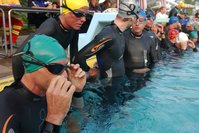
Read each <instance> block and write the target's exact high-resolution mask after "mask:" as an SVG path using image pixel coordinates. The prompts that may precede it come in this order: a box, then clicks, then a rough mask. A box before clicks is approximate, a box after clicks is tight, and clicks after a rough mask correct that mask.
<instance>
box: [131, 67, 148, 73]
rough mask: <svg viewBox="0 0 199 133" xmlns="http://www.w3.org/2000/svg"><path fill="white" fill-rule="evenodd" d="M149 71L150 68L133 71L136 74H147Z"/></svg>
mask: <svg viewBox="0 0 199 133" xmlns="http://www.w3.org/2000/svg"><path fill="white" fill-rule="evenodd" d="M148 71H150V69H149V68H139V69H133V72H135V73H146V72H148Z"/></svg>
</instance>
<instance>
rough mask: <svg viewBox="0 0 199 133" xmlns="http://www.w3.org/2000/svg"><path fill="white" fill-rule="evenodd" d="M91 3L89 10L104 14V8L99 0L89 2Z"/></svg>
mask: <svg viewBox="0 0 199 133" xmlns="http://www.w3.org/2000/svg"><path fill="white" fill-rule="evenodd" d="M88 1H89V10H90V11H91V12H102V11H103V10H102V8H101V6H100V4H99V0H88Z"/></svg>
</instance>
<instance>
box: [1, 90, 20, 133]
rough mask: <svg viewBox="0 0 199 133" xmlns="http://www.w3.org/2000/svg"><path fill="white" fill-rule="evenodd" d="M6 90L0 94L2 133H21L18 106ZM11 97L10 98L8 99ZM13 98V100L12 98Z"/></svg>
mask: <svg viewBox="0 0 199 133" xmlns="http://www.w3.org/2000/svg"><path fill="white" fill-rule="evenodd" d="M5 91H6V89H5V88H4V90H3V91H2V92H0V106H1V109H0V132H1V133H11V132H12V133H19V132H20V128H19V123H20V122H19V120H18V119H17V108H18V107H17V105H16V104H15V102H14V101H12V100H13V99H12V97H14V96H13V95H7V93H6V92H5ZM8 96H9V98H8ZM10 97H11V98H10Z"/></svg>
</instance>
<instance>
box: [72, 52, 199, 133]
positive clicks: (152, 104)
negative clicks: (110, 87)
mask: <svg viewBox="0 0 199 133" xmlns="http://www.w3.org/2000/svg"><path fill="white" fill-rule="evenodd" d="M198 59H199V52H198V53H192V52H190V53H187V54H185V55H184V56H183V57H180V58H179V57H177V58H174V57H168V58H167V59H164V60H162V61H160V62H159V63H158V64H157V65H156V66H155V68H154V69H153V71H152V72H151V76H150V77H149V79H148V80H147V81H146V84H145V86H144V87H142V88H139V90H137V91H135V92H124V93H123V94H121V95H118V99H120V98H122V99H124V100H123V101H120V100H115V102H113V103H107V102H102V101H104V99H106V97H104V96H103V95H102V94H103V93H104V91H105V89H107V88H103V87H102V84H100V83H95V84H89V85H87V88H86V90H85V108H84V109H82V110H81V111H75V112H73V113H72V115H74V116H73V117H75V118H74V119H76V121H79V123H78V126H79V127H78V128H79V129H81V133H199V87H198V85H199V69H198V67H199V61H198ZM110 93H111V92H110ZM109 96H112V95H111V94H109ZM112 97H114V96H112ZM124 97H126V98H124Z"/></svg>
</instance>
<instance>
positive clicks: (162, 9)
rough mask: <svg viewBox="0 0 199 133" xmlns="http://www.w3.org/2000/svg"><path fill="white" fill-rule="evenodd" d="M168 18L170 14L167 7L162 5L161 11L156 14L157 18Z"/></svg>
mask: <svg viewBox="0 0 199 133" xmlns="http://www.w3.org/2000/svg"><path fill="white" fill-rule="evenodd" d="M165 18H168V15H167V14H166V7H164V6H162V7H160V11H159V12H158V13H157V14H156V19H165Z"/></svg>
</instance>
